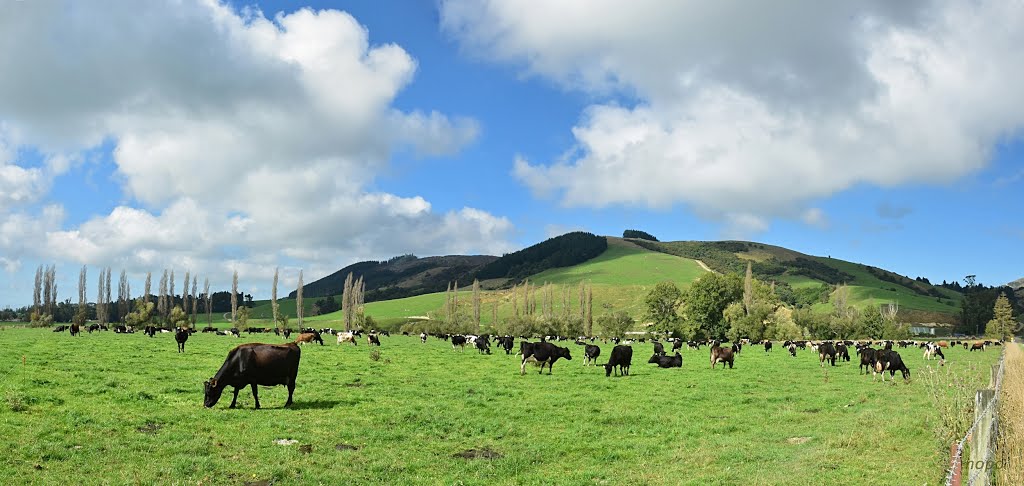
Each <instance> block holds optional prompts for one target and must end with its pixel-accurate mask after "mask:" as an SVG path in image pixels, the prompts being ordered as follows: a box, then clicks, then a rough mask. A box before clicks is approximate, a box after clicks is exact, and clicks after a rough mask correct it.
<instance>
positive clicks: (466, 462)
mask: <svg viewBox="0 0 1024 486" xmlns="http://www.w3.org/2000/svg"><path fill="white" fill-rule="evenodd" d="M247 340H249V338H248V337H247V336H245V335H244V334H243V338H242V339H236V338H231V337H224V336H213V335H209V334H205V335H204V334H196V335H194V336H193V337H192V338H191V339H190V340H189V341H188V344H187V345H186V349H187V353H185V354H183V355H182V354H177V353H176V352H175V343H174V339H173V337H172V336H171V335H169V334H162V335H157V337H155V338H149V337H146V336H144V335H142V334H134V335H114V334H112V333H97V334H92V335H84V336H81V337H78V338H72V337H70V336H68V335H67V334H66V333H60V334H54V333H51V332H49V331H48V330H30V329H12V328H7V329H5V330H3V331H0V349H3V350H4V352H3V353H2V354H0V399H2V402H0V447H2V448H3V450H4V451H5V453H4V454H3V455H2V456H0V478H5V481H4V482H5V484H26V483H44V484H66V483H67V482H68V481H71V479H70V478H74V482H75V483H86V484H95V483H144V484H175V483H180V484H185V483H189V484H197V483H199V482H201V481H202V482H203V483H204V484H208V483H211V482H212V483H216V484H240V483H242V482H245V481H254V480H272V481H274V482H275V484H317V483H323V484H359V483H387V484H410V483H418V484H452V483H456V482H463V483H467V484H542V483H543V484H551V483H559V484H584V483H585V484H591V483H605V482H607V483H613V482H614V483H625V484H680V483H695V484H779V483H787V484H838V483H844V484H845V483H850V482H851V481H865V480H866V481H872V482H874V483H879V484H922V483H929V484H934V483H936V482H937V481H938V480H939V479H940V478H941V477H942V475H943V468H944V466H945V460H946V459H947V458H946V454H947V452H946V450H944V448H943V447H942V445H941V444H940V441H939V440H938V437H937V435H936V433H935V432H934V427H933V425H934V423H935V421H936V419H937V412H936V410H935V409H934V407H933V406H932V403H931V402H930V399H929V397H928V394H927V393H926V390H925V388H924V386H923V384H922V383H921V382H920V381H917V380H916V379H915V381H912V382H911V383H909V384H905V383H903V382H902V380H897V381H896V382H887V383H885V384H883V383H881V382H874V383H873V382H872V381H871V379H870V377H867V376H862V375H858V370H857V366H856V363H855V362H851V363H843V364H841V365H840V366H839V367H837V368H829V369H827V371H825V370H822V368H819V366H818V362H817V359H816V358H815V357H812V356H811V354H810V353H801V354H800V355H799V356H798V357H797V358H795V359H794V358H790V357H789V356H788V354H786V353H781V352H775V353H772V354H766V353H764V351H763V350H761V349H760V348H757V347H753V346H752V347H748V348H747V349H746V350H744V351H743V353H742V354H741V355H740V356H739V357H738V358H737V362H736V368H735V369H733V370H721V369H718V370H711V369H710V367H709V364H708V361H707V359H708V354H707V353H708V351H707V348H702V349H701V350H700V351H684V353H683V356H684V358H683V360H684V361H683V368H681V369H670V370H663V369H656V368H652V367H651V366H653V365H647V364H644V363H646V361H647V358H648V357H649V356H650V349H651V348H650V345H649V344H647V345H641V344H636V345H634V349H635V358H634V366H633V372H632V374H631V376H629V377H624V378H605V376H604V372H603V369H601V368H596V367H589V368H584V367H583V366H582V354H581V351H582V350H581V348H580V347H579V346H576V345H573V344H565V345H567V346H568V347H569V348H570V349H571V350H572V353H573V355H574V356H575V358H576V359H574V360H572V361H564V360H563V361H559V362H558V363H556V364H555V366H554V374H553V375H550V376H549V375H547V374H544V375H537V373H536V371H531V370H530V369H528V373H527V375H526V376H520V375H519V366H518V359H517V358H516V357H515V356H506V355H505V354H504V353H501V354H496V355H491V356H487V355H479V354H477V353H476V351H474V350H470V349H467V350H466V351H465V352H461V351H453V350H452V348H451V346H450V345H449V344H448V343H445V342H442V341H439V340H435V339H431V340H430V341H429V342H428V343H427V344H426V345H421V344H420V343H419V340H418V338H414V337H403V336H393V337H391V338H383V339H382V343H383V346H382V347H381V348H380V349H379V353H380V355H379V359H377V360H372V359H371V357H370V352H371V350H370V348H368V347H367V346H365V342H361V343H360V345H359V346H358V347H352V346H350V345H346V346H335V345H328V346H317V345H313V346H304V347H303V348H302V363H301V365H300V369H299V380H298V388H297V390H296V392H295V401H296V406H295V408H292V409H282V408H281V406H282V405H283V403H284V401H285V399H286V391H285V390H284V389H283V388H282V387H274V388H262V389H261V392H260V398H261V400H260V401H261V403H262V404H263V406H264V407H265V408H264V409H262V410H254V409H253V408H252V406H253V402H252V395H251V393H250V392H249V390H248V389H246V390H243V391H242V392H241V393H240V394H239V403H240V406H241V408H240V409H235V410H230V409H228V408H227V404H228V403H229V400H230V396H229V395H228V394H225V395H226V396H225V397H224V399H222V401H221V403H219V404H218V405H217V406H216V407H215V408H213V409H204V408H203V407H202V382H203V380H205V379H207V378H209V377H210V376H212V375H213V374H214V373H215V372H216V370H217V369H218V367H219V366H220V364H221V363H222V362H223V359H224V357H225V356H226V354H227V352H228V350H229V349H230V348H231V347H233V346H235V345H237V344H238V343H240V342H245V341H247ZM252 340H262V341H264V342H280V341H282V340H281V339H280V338H277V337H275V336H273V335H261V336H254V337H253V338H252ZM602 348H603V351H602V358H601V359H599V361H600V362H603V361H604V360H605V359H606V358H605V357H606V356H608V354H609V353H610V350H611V349H610V346H608V345H603V346H602ZM903 356H904V358H905V360H906V361H907V363H908V365H909V366H910V367H911V368H912V370H913V371H914V372H915V373H919V372H920V371H921V370H922V368H923V364H924V363H923V360H922V358H921V355H920V353H918V351H917V350H916V349H908V350H906V351H904V352H903ZM997 356H998V352H997V351H993V350H990V351H988V352H985V353H977V352H975V353H968V352H967V351H964V350H963V349H954V350H950V351H948V352H947V357H948V358H949V361H948V362H947V364H948V366H955V367H960V366H964V367H966V366H967V365H968V364H969V363H974V364H975V365H976V366H975V368H981V369H983V368H986V367H987V366H986V365H988V364H990V363H992V362H994V361H995V360H996V359H997ZM22 357H24V364H23V363H22ZM915 376H916V375H915ZM985 379H986V380H987V377H986V378H985ZM980 381H981V379H980V378H979V382H980ZM985 384H987V382H986V383H981V385H985ZM277 439H294V440H297V441H298V444H296V445H293V446H280V445H276V444H274V442H273V441H274V440H277ZM302 445H309V446H310V449H309V452H308V453H304V452H303V451H302V450H301V449H300V446H302ZM339 445H346V446H354V447H356V448H357V449H356V450H350V449H345V450H336V446H339ZM343 448H344V447H343ZM469 449H475V450H488V451H494V452H497V453H498V454H500V455H501V457H500V458H497V459H464V458H461V457H453V456H454V455H455V454H457V453H461V452H464V451H466V450H469Z"/></svg>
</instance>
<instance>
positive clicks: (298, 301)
mask: <svg viewBox="0 0 1024 486" xmlns="http://www.w3.org/2000/svg"><path fill="white" fill-rule="evenodd" d="M295 317H296V318H298V320H299V330H300V331H301V330H302V270H299V288H298V289H296V290H295Z"/></svg>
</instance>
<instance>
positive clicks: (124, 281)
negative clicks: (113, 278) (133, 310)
mask: <svg viewBox="0 0 1024 486" xmlns="http://www.w3.org/2000/svg"><path fill="white" fill-rule="evenodd" d="M128 299H131V293H130V292H129V291H128V274H127V273H125V271H124V269H123V268H122V269H121V278H119V279H118V281H117V316H118V320H119V321H123V320H124V316H126V315H128Z"/></svg>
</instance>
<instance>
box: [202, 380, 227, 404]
mask: <svg viewBox="0 0 1024 486" xmlns="http://www.w3.org/2000/svg"><path fill="white" fill-rule="evenodd" d="M203 388H204V397H203V406H205V407H206V408H210V407H212V406H214V405H216V404H217V401H218V400H220V394H221V393H222V392H223V391H224V387H222V386H217V379H216V378H210V379H209V380H207V381H206V382H205V383H203Z"/></svg>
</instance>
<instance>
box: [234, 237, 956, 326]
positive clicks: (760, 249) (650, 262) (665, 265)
mask: <svg viewBox="0 0 1024 486" xmlns="http://www.w3.org/2000/svg"><path fill="white" fill-rule="evenodd" d="M607 241H608V245H607V249H606V250H604V251H603V252H602V253H601V254H600V255H598V256H597V257H595V258H591V259H589V260H587V261H585V262H583V263H579V264H576V265H572V266H567V267H560V268H549V269H547V270H544V271H542V272H539V273H535V274H533V275H531V276H529V277H528V278H527V279H525V281H529V283H530V285H531V286H534V287H541V286H543V285H544V284H550V285H552V291H551V296H552V300H553V307H554V312H555V314H556V315H561V314H562V312H563V309H564V307H565V305H566V304H565V303H566V302H568V305H569V307H570V310H571V311H572V312H578V308H579V303H578V302H579V285H580V283H581V282H584V281H585V282H588V284H589V285H591V287H592V288H593V293H594V306H593V312H594V314H595V315H600V314H602V313H605V312H608V311H613V310H614V311H619V310H622V311H626V312H628V313H629V314H631V315H633V316H634V317H635V318H638V319H639V318H640V317H642V315H643V313H644V310H645V308H644V304H643V299H644V297H645V296H646V295H647V293H648V292H649V291H650V289H651V288H653V286H654V285H655V284H657V283H659V282H662V281H666V280H669V281H673V282H675V283H676V284H677V285H679V286H680V287H681V288H686V287H688V286H689V284H690V283H691V282H693V280H695V279H696V278H697V277H699V276H700V275H701V274H703V273H704V272H706V271H708V270H706V269H705V268H708V269H709V270H712V271H718V272H743V271H745V269H746V266H747V262H748V261H749V262H752V268H753V269H754V273H755V274H756V275H757V277H758V278H760V279H763V280H765V281H775V282H778V283H785V284H788V285H789V286H791V287H792V288H793V289H813V288H819V287H821V286H822V285H823V284H829V285H831V284H837V283H842V284H845V285H846V286H847V287H848V288H849V291H850V292H849V301H850V303H851V304H852V305H854V306H857V307H861V308H863V307H865V306H868V305H879V304H885V303H897V304H899V306H900V309H901V312H902V313H904V315H912V316H913V319H914V320H923V321H935V322H949V321H950V320H951V319H952V318H953V316H955V315H956V314H957V313H958V312H959V311H960V307H959V306H960V299H961V295H960V294H959V293H957V292H956V291H953V290H950V289H946V288H941V287H936V286H932V285H931V284H929V283H927V282H922V281H918V280H913V279H910V278H907V277H904V276H900V275H897V274H895V273H892V272H889V271H886V270H882V269H879V268H876V267H871V266H868V265H864V264H860V263H853V262H848V261H844V260H839V259H835V258H830V257H818V256H811V255H806V254H803V253H800V252H797V251H793V250H790V249H787V248H782V247H777V246H773V245H766V244H762V243H753V242H740V241H715V242H702V241H676V242H660V243H659V242H653V241H645V240H635V239H622V238H614V237H608V238H607ZM446 258H447V257H446ZM488 283H490V284H494V282H488ZM542 294H543V293H542V291H541V290H539V289H538V292H537V299H538V301H540V300H541V299H543V298H544V297H543V295H542ZM334 298H335V299H337V300H339V301H340V296H334ZM459 299H460V303H461V305H465V306H469V305H470V304H469V303H470V302H471V292H469V291H468V290H466V289H465V287H462V290H460V292H459ZM518 299H519V305H520V306H521V305H522V301H521V299H522V297H521V294H520V296H519V297H518ZM316 300H317V299H316V298H308V297H307V298H306V299H305V300H304V307H305V308H306V310H305V315H306V316H307V318H306V319H307V320H309V321H310V322H327V323H333V322H340V320H341V314H340V313H339V312H335V313H331V314H327V315H323V316H311V314H312V307H313V303H314V302H315V301H316ZM444 301H445V296H444V292H432V293H425V294H421V295H416V296H412V297H405V298H400V299H391V300H381V301H376V302H368V303H367V304H366V306H365V312H366V314H367V315H369V316H371V317H373V318H374V319H375V320H376V321H377V322H378V323H379V324H381V325H382V327H394V326H395V325H397V324H400V323H402V322H406V321H407V320H408V319H409V318H410V317H416V316H427V315H432V314H433V315H436V314H437V313H438V312H439V311H440V309H441V308H442V306H443V304H444ZM481 301H482V310H481V315H482V319H481V320H482V321H483V322H484V323H485V324H487V323H490V322H491V321H492V320H493V316H494V315H495V314H496V315H497V317H498V319H499V320H500V319H503V318H505V317H509V316H512V315H513V305H512V303H513V297H512V292H511V290H510V289H508V288H498V289H493V288H492V289H491V290H485V291H483V292H482V294H481ZM255 304H256V305H255V307H254V308H253V309H252V311H251V312H250V315H251V316H252V317H253V318H256V319H260V318H269V316H270V314H271V311H270V302H269V301H256V302H255ZM831 308H832V307H831V303H819V304H816V305H815V306H814V309H815V310H817V311H820V312H828V311H830V310H831ZM280 309H281V312H284V313H286V314H288V315H290V316H294V315H295V301H294V299H282V300H281V301H280Z"/></svg>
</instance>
